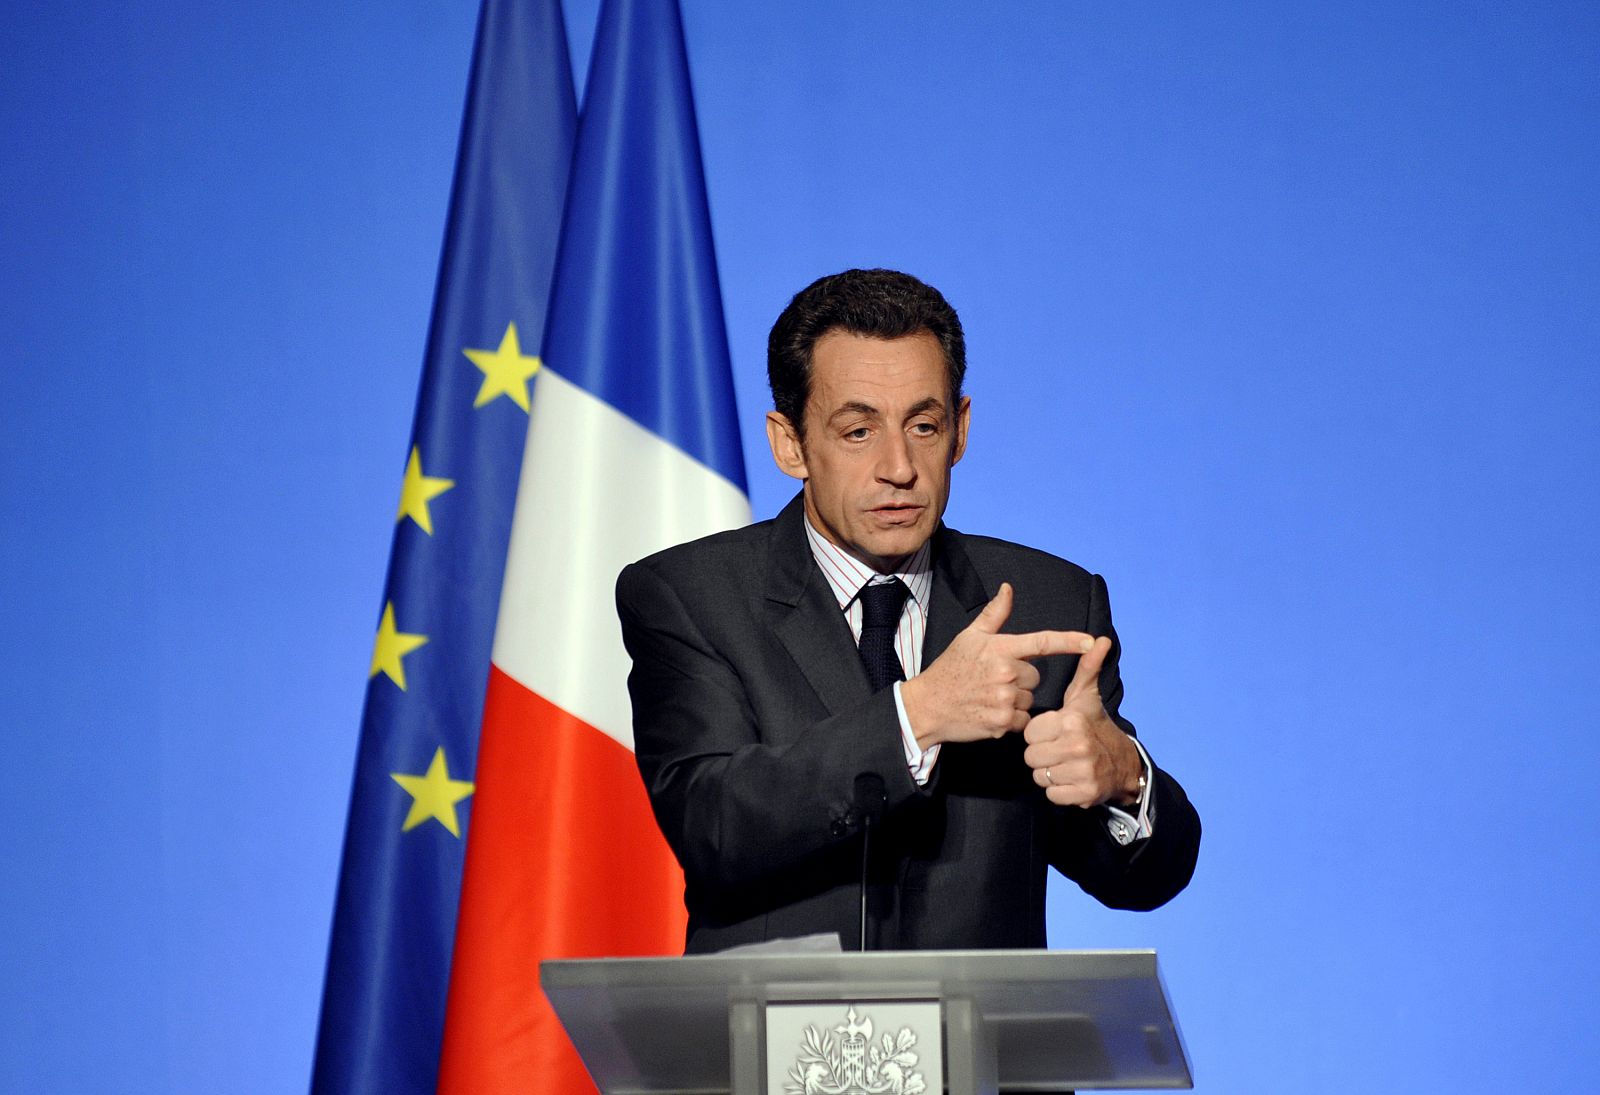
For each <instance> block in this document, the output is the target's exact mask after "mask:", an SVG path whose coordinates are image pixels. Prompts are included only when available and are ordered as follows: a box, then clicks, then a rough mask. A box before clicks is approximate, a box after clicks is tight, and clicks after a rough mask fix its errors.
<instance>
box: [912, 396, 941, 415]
mask: <svg viewBox="0 0 1600 1095" xmlns="http://www.w3.org/2000/svg"><path fill="white" fill-rule="evenodd" d="M929 411H937V412H939V413H940V414H943V413H944V400H942V399H940V398H939V397H938V396H936V395H930V396H928V397H927V398H926V399H923V400H920V401H919V402H917V403H914V404H912V406H911V408H910V409H909V410H907V411H906V417H907V418H910V417H911V416H912V415H917V414H927V413H928V412H929Z"/></svg>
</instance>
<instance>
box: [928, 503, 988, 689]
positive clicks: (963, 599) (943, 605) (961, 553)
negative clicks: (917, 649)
mask: <svg viewBox="0 0 1600 1095" xmlns="http://www.w3.org/2000/svg"><path fill="white" fill-rule="evenodd" d="M961 541H962V536H961V534H960V533H959V532H955V531H953V530H951V529H948V528H945V527H944V525H943V524H941V525H940V526H939V529H938V531H937V532H935V533H934V534H933V592H932V593H931V594H930V595H929V605H928V630H927V633H926V634H925V635H924V636H923V638H922V667H923V668H924V669H926V668H927V667H928V666H930V665H932V664H933V660H934V659H935V658H937V657H938V656H939V655H940V654H943V653H944V650H945V647H947V646H949V645H950V644H951V642H953V641H954V640H955V637H956V636H957V635H959V634H961V631H962V629H963V628H965V627H966V626H967V625H968V624H970V623H971V622H972V621H973V619H974V618H976V617H977V615H978V613H979V612H980V611H981V610H982V609H983V606H984V605H985V604H986V603H988V600H989V597H990V593H989V592H988V591H987V590H985V589H984V588H983V580H982V579H981V578H979V577H978V572H977V570H976V569H974V568H973V566H972V561H971V560H970V559H968V558H967V552H966V549H965V548H964V547H962V543H961Z"/></svg>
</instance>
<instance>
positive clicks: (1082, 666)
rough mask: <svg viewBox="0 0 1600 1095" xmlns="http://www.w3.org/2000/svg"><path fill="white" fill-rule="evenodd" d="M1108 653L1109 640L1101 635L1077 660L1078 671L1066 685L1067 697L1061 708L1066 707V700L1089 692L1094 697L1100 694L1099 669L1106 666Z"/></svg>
mask: <svg viewBox="0 0 1600 1095" xmlns="http://www.w3.org/2000/svg"><path fill="white" fill-rule="evenodd" d="M1109 653H1111V640H1110V639H1108V638H1106V637H1105V636H1103V635H1102V636H1101V637H1100V638H1098V639H1096V640H1095V641H1094V645H1093V646H1092V647H1090V648H1089V652H1088V653H1087V654H1084V655H1082V656H1081V657H1080V658H1079V659H1078V671H1077V672H1076V673H1074V674H1073V676H1072V683H1071V684H1069V685H1067V695H1066V697H1065V700H1063V703H1062V706H1065V705H1066V702H1065V701H1066V700H1070V699H1072V698H1073V697H1074V696H1078V695H1082V694H1084V693H1089V692H1092V693H1094V694H1095V695H1096V696H1098V695H1099V694H1100V667H1101V666H1103V665H1105V664H1106V655H1107V654H1109Z"/></svg>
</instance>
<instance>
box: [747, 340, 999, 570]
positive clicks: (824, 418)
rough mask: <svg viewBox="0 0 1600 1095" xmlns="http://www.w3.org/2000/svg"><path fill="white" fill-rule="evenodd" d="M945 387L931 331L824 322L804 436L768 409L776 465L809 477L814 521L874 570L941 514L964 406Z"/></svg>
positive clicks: (962, 432)
mask: <svg viewBox="0 0 1600 1095" xmlns="http://www.w3.org/2000/svg"><path fill="white" fill-rule="evenodd" d="M950 395H951V393H950V389H949V378H948V376H947V375H946V371H945V361H944V353H943V351H941V350H940V348H939V341H938V339H936V338H935V337H934V336H933V335H932V334H929V333H928V332H926V331H923V332H919V333H918V334H915V335H909V336H907V337H905V338H895V339H881V338H868V337H865V336H862V335H856V334H851V333H849V332H847V331H842V330H838V331H829V332H828V333H827V334H825V335H823V336H822V337H821V338H820V339H818V340H817V344H816V347H815V348H814V350H813V352H812V357H811V398H810V399H809V400H808V401H807V403H806V406H805V427H806V432H805V441H804V443H803V444H802V443H801V441H800V438H799V435H798V433H797V432H796V431H795V430H794V427H793V424H792V423H790V422H789V421H788V420H787V419H786V418H784V417H783V416H782V415H780V414H778V413H777V412H776V411H774V412H772V413H771V414H769V415H768V416H767V439H768V441H769V442H770V443H771V445H772V455H773V458H774V459H775V460H777V462H778V467H779V468H781V469H783V471H784V472H786V473H787V474H789V475H792V476H794V477H795V478H797V479H803V480H805V506H806V515H807V516H808V517H810V518H811V523H812V524H813V525H815V526H816V528H817V531H818V532H820V533H822V534H823V535H824V536H825V537H827V538H828V539H829V540H830V541H831V542H833V543H834V544H836V545H838V546H839V547H841V548H843V549H844V550H846V551H848V552H849V553H850V554H851V555H853V556H854V557H855V558H857V559H859V560H861V561H862V562H863V563H866V564H867V565H868V566H871V567H873V568H874V569H875V570H878V571H879V572H883V573H887V572H888V571H891V570H893V569H894V564H896V563H898V562H899V561H900V560H902V559H904V558H905V557H906V556H907V555H910V554H911V553H912V552H914V551H916V550H917V549H918V548H919V547H921V546H922V545H923V544H924V543H925V542H926V541H927V539H928V537H930V536H932V535H933V530H934V529H935V528H936V527H937V526H938V523H939V518H940V517H941V516H942V515H943V514H944V507H945V503H946V502H947V501H949V498H950V467H951V465H953V464H954V463H955V462H956V461H957V460H960V459H961V454H962V452H963V451H964V450H965V449H966V444H967V418H968V411H969V404H968V401H967V400H966V399H962V400H961V402H960V404H959V406H954V407H953V406H951V405H950Z"/></svg>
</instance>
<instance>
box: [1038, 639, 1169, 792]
mask: <svg viewBox="0 0 1600 1095" xmlns="http://www.w3.org/2000/svg"><path fill="white" fill-rule="evenodd" d="M1110 652H1111V640H1110V639H1108V638H1105V637H1101V638H1098V639H1096V640H1095V642H1094V648H1093V649H1091V650H1090V651H1089V652H1088V653H1086V654H1084V655H1082V656H1081V657H1079V659H1078V672H1077V673H1076V674H1075V675H1074V676H1073V678H1072V683H1071V684H1070V685H1068V686H1067V693H1066V695H1065V696H1064V697H1063V698H1062V701H1061V708H1060V710H1058V711H1046V712H1045V713H1044V714H1042V715H1036V716H1034V717H1033V718H1032V719H1030V720H1028V725H1027V727H1026V728H1025V729H1024V730H1023V732H1022V736H1023V737H1024V738H1025V739H1026V740H1027V742H1028V748H1027V750H1026V751H1025V752H1024V753H1023V754H1022V759H1023V760H1025V761H1026V762H1027V764H1028V767H1030V768H1032V769H1033V781H1034V782H1035V783H1037V784H1038V785H1039V786H1040V787H1043V788H1044V793H1045V797H1046V798H1048V799H1049V800H1050V801H1051V802H1053V803H1055V804H1056V805H1057V806H1081V807H1084V808H1086V809H1087V808H1088V807H1090V806H1099V805H1100V804H1102V803H1106V802H1109V803H1112V804H1113V805H1117V806H1124V805H1129V804H1131V803H1133V802H1136V801H1138V798H1139V777H1140V776H1142V775H1143V774H1144V761H1143V760H1142V759H1140V757H1139V750H1138V749H1137V748H1135V746H1134V744H1133V740H1132V739H1131V738H1129V737H1128V735H1127V734H1126V733H1124V732H1123V730H1122V728H1121V727H1120V726H1118V725H1117V724H1116V723H1114V722H1112V721H1111V716H1110V715H1107V714H1106V709H1105V705H1104V704H1103V703H1102V702H1101V700H1100V667H1101V666H1102V665H1104V664H1105V660H1106V655H1107V654H1109V653H1110Z"/></svg>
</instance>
